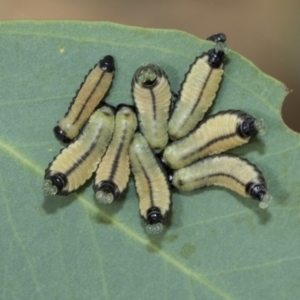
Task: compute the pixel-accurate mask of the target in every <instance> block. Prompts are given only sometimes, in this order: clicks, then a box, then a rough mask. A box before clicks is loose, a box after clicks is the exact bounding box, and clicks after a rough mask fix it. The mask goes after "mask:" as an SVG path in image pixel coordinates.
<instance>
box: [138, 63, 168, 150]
mask: <svg viewBox="0 0 300 300" xmlns="http://www.w3.org/2000/svg"><path fill="white" fill-rule="evenodd" d="M132 96H133V100H134V103H135V105H136V107H137V111H138V120H139V128H140V131H141V132H142V133H143V135H144V136H145V138H146V139H147V141H148V143H149V145H150V147H151V148H152V149H153V151H154V152H155V153H159V152H161V150H162V149H163V148H164V147H165V146H166V145H167V143H168V140H169V136H168V129H167V126H168V119H169V111H170V105H171V98H172V93H171V89H170V84H169V81H168V78H167V75H166V74H165V72H164V71H163V70H162V69H161V68H160V67H158V66H156V65H152V64H147V65H144V66H142V67H140V68H138V69H137V70H136V72H135V73H134V75H133V79H132Z"/></svg>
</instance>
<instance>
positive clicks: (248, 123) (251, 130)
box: [237, 114, 258, 138]
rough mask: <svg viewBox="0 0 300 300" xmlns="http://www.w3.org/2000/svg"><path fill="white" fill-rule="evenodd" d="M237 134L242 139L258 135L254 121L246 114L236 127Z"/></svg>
mask: <svg viewBox="0 0 300 300" xmlns="http://www.w3.org/2000/svg"><path fill="white" fill-rule="evenodd" d="M237 132H238V135H239V136H240V137H242V138H251V137H255V136H256V135H257V133H258V131H257V129H256V127H255V119H254V118H253V117H251V116H249V115H247V114H246V115H245V119H244V120H243V122H242V123H241V124H239V125H238V128H237Z"/></svg>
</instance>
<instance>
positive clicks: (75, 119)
mask: <svg viewBox="0 0 300 300" xmlns="http://www.w3.org/2000/svg"><path fill="white" fill-rule="evenodd" d="M114 71H115V64H114V59H113V57H112V56H110V55H107V56H105V57H104V58H103V59H101V60H100V61H99V63H98V64H96V65H95V66H94V68H93V69H91V70H90V72H89V73H88V74H87V75H86V77H85V79H84V82H83V83H82V84H81V86H80V88H79V89H78V91H77V92H76V95H75V97H74V98H73V100H72V102H71V104H70V107H69V109H68V111H67V113H66V114H65V116H64V118H63V119H61V120H60V121H59V122H58V125H57V126H55V127H54V128H53V131H54V133H55V135H56V137H57V138H58V139H59V140H61V141H62V142H64V143H69V142H70V141H71V140H73V139H74V138H76V137H77V135H78V134H79V132H80V130H81V128H82V127H83V125H84V124H85V123H86V121H87V120H88V118H89V117H90V115H91V114H92V112H93V111H94V110H95V109H96V107H97V106H98V105H99V104H100V102H101V101H102V100H103V99H104V97H105V95H106V93H107V91H108V90H109V88H110V86H111V83H112V80H113V77H114Z"/></svg>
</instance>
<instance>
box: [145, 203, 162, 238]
mask: <svg viewBox="0 0 300 300" xmlns="http://www.w3.org/2000/svg"><path fill="white" fill-rule="evenodd" d="M164 221H165V219H164V217H163V216H162V214H161V212H160V209H159V208H158V207H155V206H154V207H151V208H149V209H148V210H147V220H146V222H147V226H146V231H147V233H148V234H159V233H161V232H162V231H163V228H164V226H163V223H164Z"/></svg>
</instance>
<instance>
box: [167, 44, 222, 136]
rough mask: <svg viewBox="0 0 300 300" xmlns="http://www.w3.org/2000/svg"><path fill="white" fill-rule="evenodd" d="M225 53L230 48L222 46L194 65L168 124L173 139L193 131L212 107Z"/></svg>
mask: <svg viewBox="0 0 300 300" xmlns="http://www.w3.org/2000/svg"><path fill="white" fill-rule="evenodd" d="M225 52H226V45H225V44H223V43H218V44H217V45H216V46H215V47H214V48H213V49H211V50H209V51H208V52H204V53H203V54H202V55H201V56H199V57H197V58H196V60H195V61H194V62H193V64H191V66H190V69H189V71H188V72H187V73H186V75H185V78H184V80H183V82H182V84H181V90H180V91H179V95H178V100H177V101H176V103H175V108H174V110H173V112H172V114H171V118H170V120H169V123H168V132H169V135H170V138H171V139H172V140H177V139H180V138H182V137H184V136H186V135H187V134H188V133H189V132H190V131H192V130H193V129H194V128H195V126H196V125H197V123H198V122H199V121H201V120H202V119H203V117H204V114H205V113H206V111H207V110H208V109H209V107H210V106H211V105H212V103H213V100H214V99H215V97H216V93H217V91H218V88H219V84H220V82H221V80H222V75H223V60H224V57H225Z"/></svg>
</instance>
